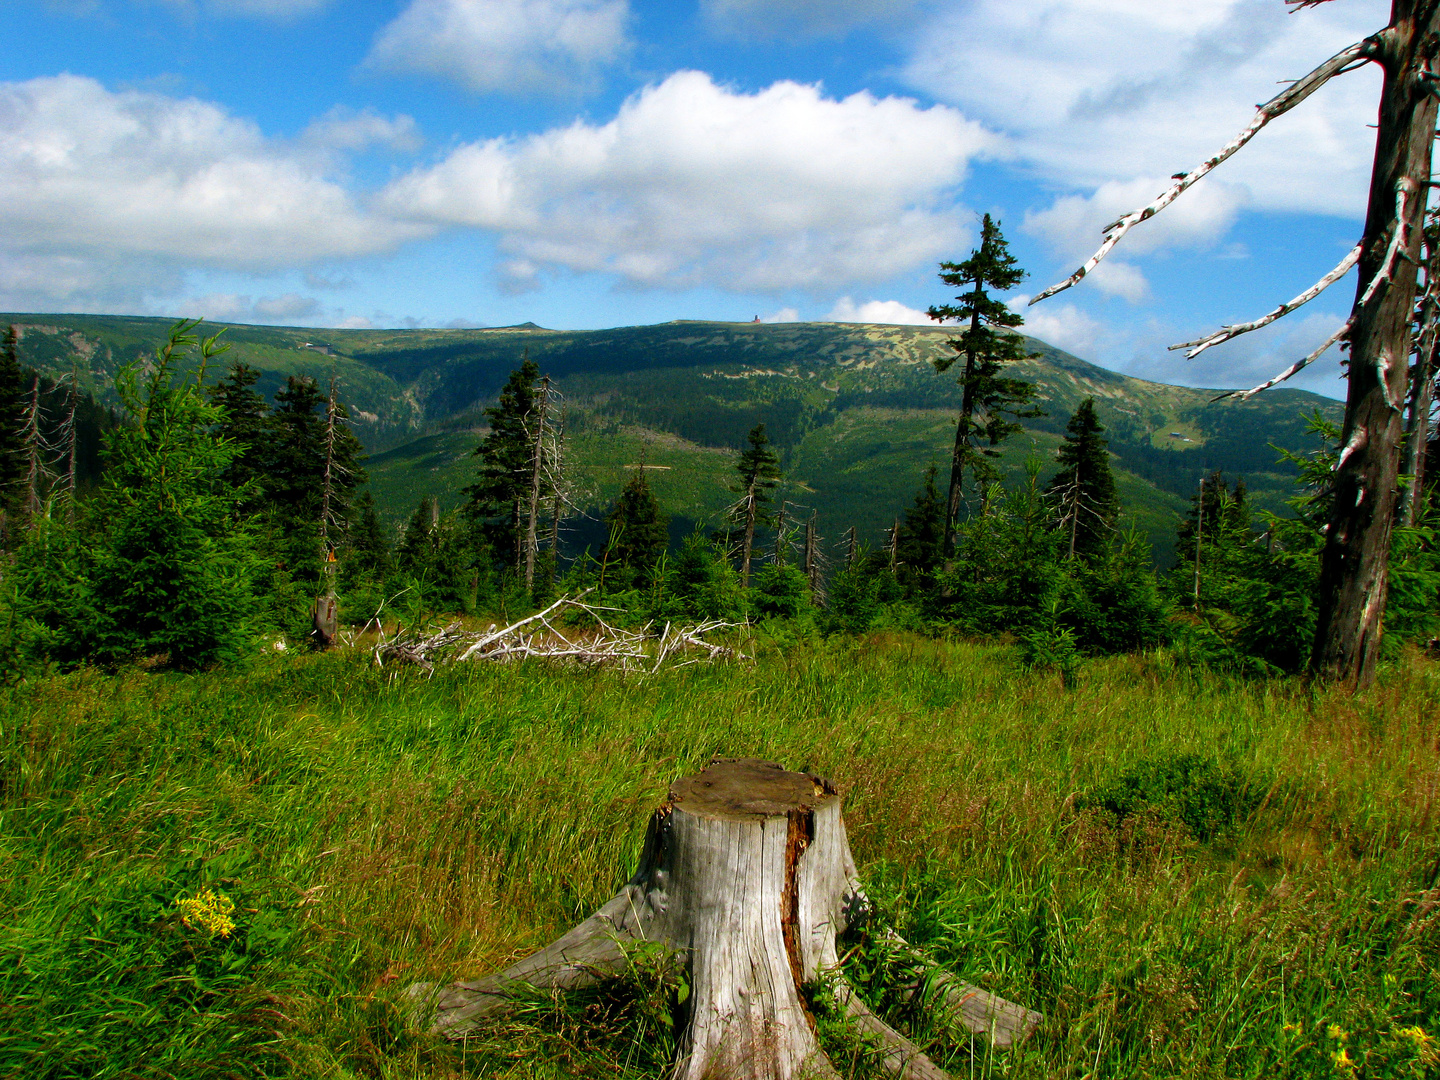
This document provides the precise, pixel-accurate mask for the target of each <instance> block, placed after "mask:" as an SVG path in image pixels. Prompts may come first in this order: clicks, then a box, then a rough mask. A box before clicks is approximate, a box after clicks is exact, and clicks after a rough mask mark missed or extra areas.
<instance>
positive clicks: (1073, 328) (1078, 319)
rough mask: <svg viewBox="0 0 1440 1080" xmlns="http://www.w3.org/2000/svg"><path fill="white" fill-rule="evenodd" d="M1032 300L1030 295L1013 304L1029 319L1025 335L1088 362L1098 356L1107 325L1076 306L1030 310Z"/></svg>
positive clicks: (1012, 302) (1019, 297)
mask: <svg viewBox="0 0 1440 1080" xmlns="http://www.w3.org/2000/svg"><path fill="white" fill-rule="evenodd" d="M1029 299H1030V298H1029V297H1028V296H1017V297H1015V298H1014V299H1013V300H1011V301H1010V302H1009V304H1010V307H1012V308H1014V309H1015V310H1016V311H1020V312H1022V313H1023V314H1024V316H1025V325H1024V326H1022V327H1021V328H1020V329H1021V332H1022V333H1024V334H1027V335H1028V336H1030V337H1033V338H1039V339H1040V340H1041V341H1043V342H1045V343H1046V344H1047V345H1054V346H1055V347H1056V348H1057V349H1064V350H1065V351H1066V352H1068V353H1073V354H1074V355H1076V356H1080V357H1084V358H1085V359H1090V358H1092V357H1093V356H1094V355H1095V347H1096V345H1097V344H1098V343H1099V341H1100V338H1101V335H1102V334H1103V332H1104V329H1105V328H1104V326H1102V325H1101V324H1100V323H1099V322H1097V321H1096V320H1095V319H1092V318H1091V317H1090V316H1089V315H1087V314H1086V313H1085V312H1083V311H1081V310H1080V309H1079V308H1077V307H1076V306H1075V305H1074V304H1058V305H1055V306H1052V307H1047V308H1044V309H1043V310H1041V309H1032V310H1030V311H1026V310H1025V303H1026V302H1027V301H1028V300H1029Z"/></svg>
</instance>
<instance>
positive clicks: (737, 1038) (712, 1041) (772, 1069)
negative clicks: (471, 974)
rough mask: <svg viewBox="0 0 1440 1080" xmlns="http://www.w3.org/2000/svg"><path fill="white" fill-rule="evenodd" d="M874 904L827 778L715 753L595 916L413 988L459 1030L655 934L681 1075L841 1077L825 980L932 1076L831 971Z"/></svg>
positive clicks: (1026, 1016) (926, 1077)
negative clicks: (513, 997) (676, 1028)
mask: <svg viewBox="0 0 1440 1080" xmlns="http://www.w3.org/2000/svg"><path fill="white" fill-rule="evenodd" d="M869 907H870V905H869V902H868V900H867V899H866V898H865V894H864V892H863V891H862V890H861V888H860V885H859V882H858V881H857V880H856V876H855V861H854V859H853V857H852V856H851V854H850V843H849V840H848V839H847V837H846V834H845V822H844V820H843V819H842V818H841V816H840V797H839V795H837V794H836V791H835V788H834V786H833V785H832V784H830V783H829V782H828V781H826V780H824V779H821V778H820V777H817V776H813V775H811V774H809V773H795V772H787V771H786V770H785V769H784V768H782V767H781V766H779V765H776V764H773V763H771V762H766V761H760V760H758V759H755V758H717V759H716V760H715V761H713V762H711V764H710V765H709V767H707V768H706V769H705V770H704V771H702V772H700V773H698V774H697V775H695V776H688V777H685V778H684V779H682V780H679V781H677V782H676V783H675V784H674V785H673V786H672V787H671V789H670V795H669V798H668V799H667V800H666V801H665V802H664V803H663V804H662V805H661V806H660V808H659V809H658V810H656V811H655V814H654V816H653V817H652V818H651V821H650V827H649V831H648V832H647V834H646V838H645V845H644V850H643V852H642V854H641V857H640V867H639V869H638V870H637V871H636V872H635V875H634V876H633V877H632V878H631V879H630V880H629V882H627V883H626V885H625V886H624V887H623V888H622V889H621V890H620V892H619V893H617V894H616V895H615V897H614V898H613V899H612V900H610V901H609V903H607V904H605V906H604V907H602V908H601V909H600V910H599V911H597V912H596V913H595V914H594V915H592V916H591V917H590V918H588V919H586V920H585V921H584V922H583V923H581V924H580V925H579V926H577V927H575V928H574V929H573V930H571V931H570V932H569V933H567V934H566V935H565V936H564V937H561V938H560V939H559V940H557V941H555V942H553V943H552V944H550V945H548V946H547V947H546V948H544V949H542V950H540V951H539V952H537V953H534V954H533V955H531V956H528V957H526V958H525V959H524V960H521V961H520V962H519V963H517V964H515V965H514V966H512V967H510V968H508V969H506V970H505V971H503V972H501V973H499V974H498V975H492V976H490V977H488V978H485V979H481V980H478V981H474V982H457V983H453V984H451V985H450V986H447V987H442V988H435V987H429V986H423V985H422V986H416V987H413V988H412V990H411V993H412V994H413V995H415V996H416V997H417V998H418V999H420V1000H421V1001H422V1002H424V1003H425V1005H426V1007H427V1011H426V1013H425V1016H424V1019H425V1020H426V1021H428V1025H427V1026H428V1027H429V1028H430V1030H432V1031H435V1032H443V1033H445V1034H447V1035H449V1036H451V1037H455V1038H459V1037H463V1036H464V1035H466V1034H467V1033H469V1032H471V1031H473V1030H475V1028H476V1027H477V1026H478V1025H479V1024H480V1023H482V1022H483V1020H484V1018H485V1017H486V1016H488V1015H490V1014H492V1013H494V1012H497V1011H499V1010H501V1009H503V1008H504V1006H505V1001H506V994H507V991H508V990H510V989H511V988H512V987H514V986H516V985H517V984H528V985H530V986H537V987H551V988H575V987H580V986H584V985H587V984H590V983H593V982H595V981H597V980H598V979H599V978H601V977H603V976H605V975H606V974H610V973H615V972H618V971H620V970H622V969H623V968H624V966H625V963H626V951H625V949H626V946H627V945H629V944H631V943H634V942H638V941H651V942H661V943H664V944H665V945H667V946H669V947H670V948H672V949H674V950H675V951H676V952H677V953H678V954H679V955H680V956H681V957H682V958H683V961H684V962H685V964H686V966H687V967H688V970H689V976H690V988H691V989H690V997H689V1000H688V1001H687V1007H688V1012H689V1016H688V1025H687V1027H686V1028H685V1032H684V1035H683V1037H682V1040H681V1047H680V1057H679V1060H678V1061H677V1062H676V1066H675V1073H674V1075H675V1077H676V1080H721V1078H724V1080H732V1078H733V1080H791V1078H796V1080H800V1078H804V1077H828V1076H834V1075H835V1072H834V1069H833V1068H832V1067H831V1065H830V1063H829V1061H828V1059H826V1057H825V1055H824V1053H823V1052H822V1051H821V1049H820V1046H819V1044H818V1042H817V1041H816V1038H815V1020H814V1017H813V1016H812V1015H811V1014H810V1011H809V1009H808V1007H807V1005H806V1001H805V997H804V995H803V994H802V992H801V987H802V985H803V984H804V983H806V982H810V981H812V980H816V979H819V978H829V979H832V980H834V982H833V985H834V988H835V996H836V1000H837V1002H839V1003H840V1004H841V1005H842V1006H843V1007H844V1008H845V1009H846V1011H847V1013H848V1014H849V1015H850V1017H851V1019H852V1020H853V1021H854V1022H855V1023H856V1024H857V1026H858V1027H859V1028H860V1029H861V1030H862V1031H863V1032H865V1033H867V1034H868V1035H870V1036H872V1037H874V1038H876V1039H877V1040H878V1041H879V1042H880V1043H881V1044H882V1047H883V1054H884V1057H883V1060H884V1062H885V1064H886V1065H887V1066H889V1067H890V1068H891V1069H892V1071H894V1072H896V1073H898V1074H900V1075H902V1076H905V1077H909V1078H912V1080H932V1078H934V1080H941V1078H944V1077H945V1074H944V1073H943V1072H942V1071H941V1070H940V1069H938V1068H937V1067H936V1066H935V1065H934V1064H933V1063H931V1062H930V1061H929V1059H928V1058H926V1057H925V1056H924V1054H922V1053H921V1052H920V1050H919V1049H918V1048H917V1047H916V1046H915V1045H914V1044H913V1043H911V1042H910V1041H909V1040H908V1039H906V1038H905V1037H904V1036H902V1035H900V1034H899V1033H898V1032H896V1031H894V1030H893V1029H892V1028H890V1027H889V1026H888V1025H887V1024H885V1023H884V1022H883V1021H882V1020H880V1019H879V1018H878V1017H877V1016H875V1015H874V1014H873V1013H872V1012H870V1010H869V1009H867V1008H866V1007H865V1005H864V1004H863V1003H862V1002H861V1001H860V999H859V998H858V997H857V996H856V995H855V994H854V992H853V991H852V990H851V989H850V987H849V986H848V985H847V984H845V982H844V981H843V979H840V977H839V957H838V956H837V953H836V937H837V935H839V934H841V933H843V932H844V931H845V930H846V929H847V928H848V927H849V926H851V925H854V924H857V923H858V922H859V921H860V920H863V919H864V918H865V917H866V915H867V914H868V911H869ZM947 978H948V977H947ZM945 997H946V998H947V999H955V1001H956V1002H958V1001H961V1000H963V1002H964V1007H963V1008H961V1007H959V1005H958V1004H956V1007H955V1009H954V1011H955V1013H956V1015H957V1016H958V1017H959V1018H960V1019H961V1021H962V1022H963V1023H965V1024H966V1026H967V1027H969V1029H970V1030H972V1031H974V1032H976V1033H986V1034H989V1035H990V1036H991V1037H992V1039H993V1041H994V1043H995V1045H997V1046H1008V1045H1010V1043H1011V1042H1013V1041H1015V1040H1016V1039H1018V1038H1023V1037H1024V1036H1025V1035H1026V1034H1028V1033H1029V1032H1030V1031H1031V1030H1032V1029H1033V1028H1034V1027H1035V1025H1036V1024H1037V1023H1038V1022H1039V1020H1040V1016H1039V1014H1038V1013H1033V1012H1029V1011H1028V1010H1025V1009H1021V1008H1020V1007H1019V1006H1015V1005H1012V1004H1010V1003H1009V1002H1005V1001H1002V1000H1001V999H999V998H995V997H993V996H992V995H989V994H986V993H985V992H984V991H980V990H977V989H976V988H974V987H970V986H966V985H964V984H962V983H959V982H958V980H954V979H949V984H948V986H947V987H946V989H945Z"/></svg>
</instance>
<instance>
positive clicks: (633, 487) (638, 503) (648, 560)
mask: <svg viewBox="0 0 1440 1080" xmlns="http://www.w3.org/2000/svg"><path fill="white" fill-rule="evenodd" d="M669 521H670V516H669V515H668V514H666V513H665V511H664V510H662V509H661V508H660V502H659V500H658V499H656V498H655V493H654V492H652V491H651V490H650V483H649V481H648V480H646V478H645V466H644V465H641V466H640V467H639V468H638V469H636V470H635V473H634V475H633V476H631V477H630V479H629V480H628V481H626V483H625V487H624V489H623V490H621V492H620V497H619V498H618V499H616V500H615V506H614V508H613V509H612V510H611V511H610V513H609V514H608V515H606V518H605V523H606V524H607V525H608V526H609V532H610V535H611V536H612V537H614V538H615V540H614V543H613V545H612V546H611V547H610V550H609V551H607V552H606V556H605V558H606V562H607V564H609V565H611V566H620V567H622V568H624V571H625V574H626V576H627V577H629V579H630V581H631V583H632V584H634V585H637V586H639V587H640V588H644V587H645V586H647V585H649V584H650V580H651V576H652V575H653V573H654V570H655V566H656V564H658V563H659V562H660V557H661V556H662V555H664V554H665V549H666V548H667V547H669V546H670V531H669Z"/></svg>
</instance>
